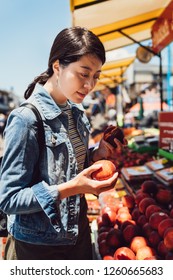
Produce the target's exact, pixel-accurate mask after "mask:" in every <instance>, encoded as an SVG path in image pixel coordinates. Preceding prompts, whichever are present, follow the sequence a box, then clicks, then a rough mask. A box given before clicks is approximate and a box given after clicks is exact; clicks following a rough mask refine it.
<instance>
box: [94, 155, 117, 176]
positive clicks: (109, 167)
mask: <svg viewBox="0 0 173 280" xmlns="http://www.w3.org/2000/svg"><path fill="white" fill-rule="evenodd" d="M96 164H101V165H102V167H101V168H99V169H98V170H96V171H94V172H93V173H92V174H91V178H92V179H94V180H98V181H103V180H107V179H109V178H111V177H112V176H113V174H114V173H115V172H116V167H115V165H114V164H113V163H112V162H111V161H110V160H105V159H102V160H98V161H96V162H95V163H94V165H96Z"/></svg>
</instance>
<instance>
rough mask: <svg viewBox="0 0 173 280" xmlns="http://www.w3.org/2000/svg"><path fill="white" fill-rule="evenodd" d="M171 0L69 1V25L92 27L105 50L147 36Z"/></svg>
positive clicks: (139, 40)
mask: <svg viewBox="0 0 173 280" xmlns="http://www.w3.org/2000/svg"><path fill="white" fill-rule="evenodd" d="M170 2H171V0H121V1H120V0H100V1H98V0H88V1H87V0H71V1H70V6H71V11H72V21H73V23H72V24H73V26H83V27H87V28H88V29H90V30H92V31H93V32H94V33H95V34H96V35H98V36H99V38H100V39H101V41H102V42H103V43H104V46H105V49H106V51H108V50H113V49H117V48H121V47H124V46H127V45H131V44H133V43H135V42H142V41H145V40H148V39H151V29H152V26H153V24H154V22H155V21H156V20H157V18H158V17H159V16H160V15H161V13H162V12H163V11H164V9H165V7H166V6H167V5H168V4H169V3H170Z"/></svg>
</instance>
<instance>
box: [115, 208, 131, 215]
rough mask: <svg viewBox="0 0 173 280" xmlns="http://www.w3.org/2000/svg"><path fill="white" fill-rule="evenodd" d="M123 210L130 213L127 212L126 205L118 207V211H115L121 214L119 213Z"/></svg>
mask: <svg viewBox="0 0 173 280" xmlns="http://www.w3.org/2000/svg"><path fill="white" fill-rule="evenodd" d="M124 212H126V213H130V212H129V208H128V207H127V206H122V207H120V208H119V209H118V211H117V214H121V213H124Z"/></svg>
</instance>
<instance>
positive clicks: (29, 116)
mask: <svg viewBox="0 0 173 280" xmlns="http://www.w3.org/2000/svg"><path fill="white" fill-rule="evenodd" d="M11 122H13V123H16V124H17V123H18V124H19V125H23V126H32V125H33V124H35V122H36V117H35V114H34V113H33V111H32V110H31V109H30V108H27V107H25V106H19V107H17V108H15V109H13V110H12V111H11V113H10V114H9V116H8V120H7V125H8V124H9V123H11Z"/></svg>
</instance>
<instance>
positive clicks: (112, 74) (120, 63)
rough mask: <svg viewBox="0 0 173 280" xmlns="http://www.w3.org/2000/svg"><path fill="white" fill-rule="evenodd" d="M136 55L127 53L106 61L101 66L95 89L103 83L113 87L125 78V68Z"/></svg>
mask: <svg viewBox="0 0 173 280" xmlns="http://www.w3.org/2000/svg"><path fill="white" fill-rule="evenodd" d="M135 58H136V56H134V55H127V56H125V57H122V58H121V59H117V60H111V61H108V62H106V63H105V64H104V65H103V67H102V72H101V75H100V79H99V81H98V83H97V86H96V88H95V89H96V90H101V89H103V88H104V86H105V85H107V86H109V87H115V86H116V85H117V84H120V83H122V82H123V81H124V80H125V77H124V76H123V75H124V73H125V71H126V70H127V68H128V67H129V66H130V65H131V64H132V63H133V62H134V60H135Z"/></svg>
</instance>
